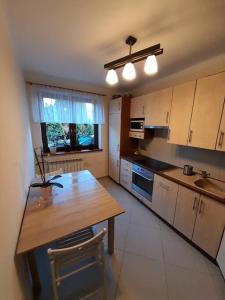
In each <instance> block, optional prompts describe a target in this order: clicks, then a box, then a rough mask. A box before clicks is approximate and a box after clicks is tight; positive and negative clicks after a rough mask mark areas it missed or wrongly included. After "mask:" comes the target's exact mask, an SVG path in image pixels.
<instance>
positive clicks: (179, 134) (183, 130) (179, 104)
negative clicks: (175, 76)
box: [167, 81, 196, 145]
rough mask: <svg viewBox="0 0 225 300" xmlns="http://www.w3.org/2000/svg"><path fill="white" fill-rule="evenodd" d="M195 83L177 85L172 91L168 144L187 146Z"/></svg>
mask: <svg viewBox="0 0 225 300" xmlns="http://www.w3.org/2000/svg"><path fill="white" fill-rule="evenodd" d="M195 86H196V81H190V82H187V83H184V84H181V85H177V86H175V87H174V89H173V99H172V105H171V112H170V124H169V132H168V140H167V141H168V143H171V144H178V145H187V142H188V133H189V127H190V122H191V114H192V108H193V102H194V95H195Z"/></svg>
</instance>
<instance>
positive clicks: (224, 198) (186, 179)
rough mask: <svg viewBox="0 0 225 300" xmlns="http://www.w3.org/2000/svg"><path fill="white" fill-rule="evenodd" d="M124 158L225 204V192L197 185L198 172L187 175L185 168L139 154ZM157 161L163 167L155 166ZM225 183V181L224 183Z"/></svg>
mask: <svg viewBox="0 0 225 300" xmlns="http://www.w3.org/2000/svg"><path fill="white" fill-rule="evenodd" d="M122 158H123V159H125V160H127V161H130V162H131V163H133V164H136V165H139V166H141V167H144V168H146V169H148V170H150V171H152V172H153V173H155V174H158V175H160V176H162V177H164V178H166V179H168V180H171V181H173V182H175V183H178V184H180V185H182V186H185V187H187V188H189V189H191V190H193V191H195V192H197V193H200V194H202V195H205V196H208V197H210V198H213V199H214V200H217V201H219V202H221V203H223V204H225V193H223V192H219V191H216V192H211V191H209V190H206V189H203V188H201V187H199V186H196V185H195V183H194V182H195V181H196V180H198V179H201V178H202V176H201V175H198V174H194V175H191V176H187V175H184V174H183V169H182V168H179V167H176V166H174V165H171V164H168V163H165V162H162V161H158V160H154V159H152V158H149V157H146V156H142V155H138V156H135V155H134V156H122ZM145 161H146V162H150V163H151V162H152V164H151V166H149V165H148V164H145ZM155 163H157V164H159V166H161V168H160V167H159V168H157V167H156V168H155V167H154V165H155ZM224 185H225V183H224Z"/></svg>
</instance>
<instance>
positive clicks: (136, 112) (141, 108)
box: [130, 95, 146, 118]
mask: <svg viewBox="0 0 225 300" xmlns="http://www.w3.org/2000/svg"><path fill="white" fill-rule="evenodd" d="M145 97H146V95H143V96H139V97H135V98H132V99H131V107H130V117H131V118H144V117H145Z"/></svg>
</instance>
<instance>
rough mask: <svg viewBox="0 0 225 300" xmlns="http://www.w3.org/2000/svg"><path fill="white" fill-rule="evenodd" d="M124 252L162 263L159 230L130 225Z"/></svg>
mask: <svg viewBox="0 0 225 300" xmlns="http://www.w3.org/2000/svg"><path fill="white" fill-rule="evenodd" d="M125 251H127V252H130V253H135V254H137V255H142V256H145V257H148V258H152V259H157V260H161V261H162V259H163V255H162V245H161V238H160V230H159V229H153V228H150V227H146V226H140V225H134V224H130V226H129V229H128V236H127V241H126V247H125Z"/></svg>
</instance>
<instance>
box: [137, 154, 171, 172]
mask: <svg viewBox="0 0 225 300" xmlns="http://www.w3.org/2000/svg"><path fill="white" fill-rule="evenodd" d="M133 161H134V163H135V162H136V163H137V164H140V165H142V166H143V167H147V168H150V169H152V170H155V171H157V172H160V171H166V170H168V169H172V168H175V166H173V165H171V164H168V163H165V162H162V161H160V160H156V159H153V158H149V157H142V158H135V157H133Z"/></svg>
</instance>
